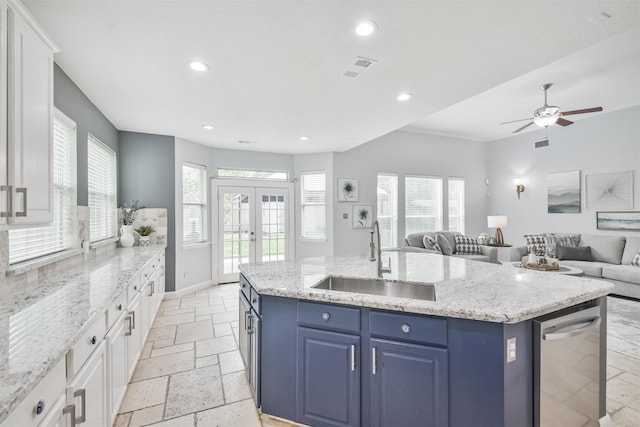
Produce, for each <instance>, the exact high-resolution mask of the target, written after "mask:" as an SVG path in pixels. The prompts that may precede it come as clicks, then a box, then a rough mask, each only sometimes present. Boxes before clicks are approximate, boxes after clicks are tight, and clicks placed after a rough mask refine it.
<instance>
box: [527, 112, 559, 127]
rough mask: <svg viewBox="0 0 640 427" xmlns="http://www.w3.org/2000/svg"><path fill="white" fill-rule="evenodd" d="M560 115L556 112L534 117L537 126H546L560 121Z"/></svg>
mask: <svg viewBox="0 0 640 427" xmlns="http://www.w3.org/2000/svg"><path fill="white" fill-rule="evenodd" d="M559 117H560V115H559V114H554V115H551V116H537V117H534V118H533V123H535V124H536V125H537V126H540V127H544V128H546V127H548V126H551V125H553V124H555V123H556V122H557V121H558V118H559Z"/></svg>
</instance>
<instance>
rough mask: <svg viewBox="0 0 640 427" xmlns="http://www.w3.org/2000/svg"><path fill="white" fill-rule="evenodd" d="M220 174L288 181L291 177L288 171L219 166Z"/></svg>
mask: <svg viewBox="0 0 640 427" xmlns="http://www.w3.org/2000/svg"><path fill="white" fill-rule="evenodd" d="M218 176H219V177H221V178H247V179H272V180H274V181H286V180H287V179H289V174H288V173H287V172H281V171H262V170H245V169H226V168H218Z"/></svg>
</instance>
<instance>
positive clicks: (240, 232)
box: [223, 193, 251, 274]
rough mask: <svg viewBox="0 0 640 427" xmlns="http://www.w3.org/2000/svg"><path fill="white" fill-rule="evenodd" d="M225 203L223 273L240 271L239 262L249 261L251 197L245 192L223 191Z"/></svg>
mask: <svg viewBox="0 0 640 427" xmlns="http://www.w3.org/2000/svg"><path fill="white" fill-rule="evenodd" d="M223 203H224V212H223V215H224V224H223V238H224V252H223V273H224V274H229V273H238V272H239V271H240V270H239V269H238V264H243V263H248V262H249V239H250V237H251V236H250V232H251V227H250V225H251V224H250V216H249V215H250V208H251V206H250V197H249V195H248V194H243V193H223Z"/></svg>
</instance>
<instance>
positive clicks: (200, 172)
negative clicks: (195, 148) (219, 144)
mask: <svg viewBox="0 0 640 427" xmlns="http://www.w3.org/2000/svg"><path fill="white" fill-rule="evenodd" d="M182 204H183V212H182V240H183V242H184V243H197V242H203V241H205V240H206V239H207V238H206V220H207V169H206V168H205V167H204V166H200V165H195V164H191V163H189V164H187V163H184V164H183V165H182Z"/></svg>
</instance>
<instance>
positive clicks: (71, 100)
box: [53, 64, 120, 206]
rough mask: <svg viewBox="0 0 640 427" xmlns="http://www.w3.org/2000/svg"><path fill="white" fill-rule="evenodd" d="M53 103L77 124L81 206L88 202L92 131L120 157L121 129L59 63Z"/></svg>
mask: <svg viewBox="0 0 640 427" xmlns="http://www.w3.org/2000/svg"><path fill="white" fill-rule="evenodd" d="M53 85H54V86H53V104H54V105H55V106H56V108H57V109H58V110H60V111H62V112H63V113H64V114H66V115H67V116H69V118H70V119H71V120H73V121H74V122H76V125H77V138H78V205H81V206H87V205H88V199H89V196H88V190H87V138H88V133H91V134H92V135H93V136H95V137H96V138H98V139H99V140H100V141H102V142H103V143H104V144H106V145H107V146H109V147H110V148H112V149H113V150H114V151H115V152H116V158H117V159H120V155H119V143H118V130H117V129H116V128H115V126H113V125H112V124H111V122H110V121H109V120H108V119H107V118H106V117H105V116H104V115H103V114H102V113H101V112H100V110H98V108H97V107H96V106H95V105H93V103H92V102H91V101H90V100H89V98H87V97H86V96H85V94H84V93H82V91H81V90H80V88H78V86H76V84H75V83H74V82H73V81H72V80H71V79H70V78H69V76H67V75H66V74H65V72H64V71H62V69H61V68H60V67H59V66H58V65H57V64H55V65H54V70H53Z"/></svg>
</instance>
